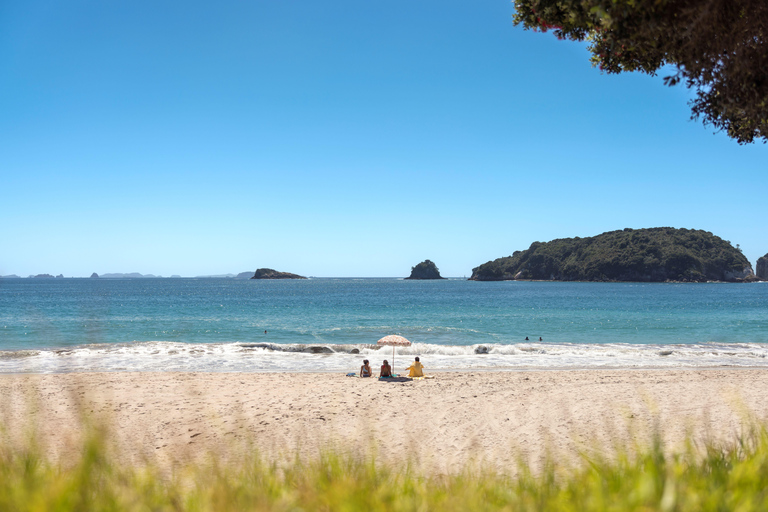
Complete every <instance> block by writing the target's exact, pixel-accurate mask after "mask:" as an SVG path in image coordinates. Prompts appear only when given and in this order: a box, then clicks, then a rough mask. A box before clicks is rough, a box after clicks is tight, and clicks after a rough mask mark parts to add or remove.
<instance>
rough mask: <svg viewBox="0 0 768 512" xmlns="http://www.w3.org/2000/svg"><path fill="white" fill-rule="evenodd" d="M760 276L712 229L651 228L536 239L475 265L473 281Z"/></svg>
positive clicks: (731, 279) (701, 279)
mask: <svg viewBox="0 0 768 512" xmlns="http://www.w3.org/2000/svg"><path fill="white" fill-rule="evenodd" d="M515 279H521V280H542V281H636V282H666V281H676V282H706V281H728V282H745V281H755V280H757V277H756V276H755V275H754V274H753V272H752V267H751V265H750V264H749V261H748V260H747V258H746V257H745V256H744V255H743V254H742V253H741V250H740V249H739V248H738V246H737V247H733V246H732V245H731V243H730V242H728V241H725V240H723V239H722V238H720V237H718V236H715V235H713V234H712V233H710V232H708V231H702V230H695V229H676V228H648V229H631V228H626V229H624V230H621V231H609V232H607V233H602V234H600V235H597V236H593V237H587V238H578V237H576V238H561V239H558V240H552V241H551V242H534V243H532V244H531V246H530V247H529V248H528V249H527V250H525V251H515V252H514V253H513V254H512V256H507V257H505V258H499V259H496V260H493V261H489V262H487V263H485V264H483V265H480V266H479V267H476V268H474V269H472V277H470V280H473V281H507V280H515Z"/></svg>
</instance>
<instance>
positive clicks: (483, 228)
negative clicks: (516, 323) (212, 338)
mask: <svg viewBox="0 0 768 512" xmlns="http://www.w3.org/2000/svg"><path fill="white" fill-rule="evenodd" d="M513 10H514V8H513V5H512V4H511V3H510V2H509V1H508V0H483V1H478V0H461V1H459V0H441V1H439V2H438V1H432V0H424V1H418V2H414V1H413V0H408V1H403V0H391V1H388V2H360V1H359V0H355V1H352V0H349V1H347V0H343V1H339V0H336V1H331V2H317V1H306V0H280V1H276V0H251V1H237V2H233V1H228V0H221V1H218V2H210V1H206V2H200V1H196V0H186V1H183V2H181V1H179V2H169V1H162V0H153V1H151V2H149V1H143V0H133V1H130V2H105V1H100V0H93V1H80V0H71V1H68V2H60V1H38V0H24V1H15V0H9V1H6V2H2V3H0V187H2V194H1V195H0V275H6V274H12V273H13V274H19V275H22V276H26V275H29V274H38V273H50V274H64V275H65V276H88V275H90V274H91V273H92V272H98V273H106V272H141V273H145V274H146V273H152V274H160V275H164V276H169V275H171V274H180V275H184V276H194V275H204V274H221V273H230V272H231V273H237V272H242V271H253V270H255V269H256V268H258V267H271V268H276V269H278V270H284V271H289V272H296V273H299V274H303V275H310V276H406V275H408V273H409V271H410V268H411V266H413V265H415V264H417V263H418V262H420V261H422V260H424V259H427V258H429V259H431V260H433V261H434V262H436V263H437V265H438V267H439V268H440V270H441V272H442V274H443V275H447V276H469V275H470V273H471V271H472V268H473V267H475V266H477V265H479V264H482V263H484V262H486V261H488V260H491V259H494V258H497V257H500V256H507V255H509V254H511V253H512V252H513V251H515V250H519V249H526V248H527V247H528V246H529V245H530V244H531V243H532V242H534V241H547V240H551V239H554V238H562V237H572V236H591V235H596V234H598V233H601V232H604V231H609V230H614V229H621V228H624V227H633V228H643V227H656V226H673V227H686V228H696V229H705V230H708V231H712V232H713V233H715V234H716V235H719V236H721V237H723V238H724V239H726V240H730V241H731V242H732V243H734V244H737V243H738V244H740V245H741V248H742V249H743V250H744V253H745V254H746V256H747V257H748V258H749V259H750V261H751V262H752V263H753V265H754V262H755V260H756V259H757V258H758V257H759V256H762V255H763V254H765V253H766V252H768V237H766V235H765V233H766V226H765V219H766V195H765V180H766V176H768V172H767V171H768V146H766V145H763V144H756V145H752V146H739V145H738V144H736V143H735V142H733V141H731V140H730V139H728V138H727V137H726V136H725V135H724V134H722V133H720V134H713V130H712V129H711V128H707V127H704V126H702V125H701V124H700V123H698V122H693V121H690V120H689V117H690V111H689V108H688V106H687V101H688V99H689V97H690V93H689V92H688V91H686V90H685V89H684V88H682V87H676V88H668V87H665V86H664V85H663V83H662V79H661V76H659V77H649V76H646V75H639V74H632V75H628V74H627V75H621V76H609V75H604V74H601V72H600V71H598V70H597V69H595V68H592V67H591V65H590V64H589V61H588V57H589V55H588V52H587V51H586V46H585V45H583V44H577V43H571V42H563V41H557V40H556V39H555V37H554V36H553V35H552V34H541V33H534V32H527V31H524V30H523V29H522V28H520V27H515V26H513V24H512V20H511V17H512V14H513Z"/></svg>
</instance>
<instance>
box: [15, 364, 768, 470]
mask: <svg viewBox="0 0 768 512" xmlns="http://www.w3.org/2000/svg"><path fill="white" fill-rule="evenodd" d="M434 375H435V378H434V379H431V380H422V381H409V382H381V381H378V380H377V379H359V378H351V377H345V376H343V375H338V374H329V373H325V374H309V373H306V374H305V373H300V374H275V373H261V374H254V373H249V374H246V373H160V372H158V373H129V372H123V373H118V372H115V373H71V374H53V375H42V374H27V375H2V376H0V419H1V420H2V431H1V433H0V434H1V435H2V436H3V440H4V442H11V443H17V444H20V443H23V442H24V439H25V438H26V437H27V436H28V435H29V434H30V430H31V429H33V430H35V432H34V434H35V437H36V439H38V440H39V442H40V444H41V446H42V447H43V449H44V450H45V452H46V453H47V454H48V455H49V456H50V457H51V458H52V459H53V460H55V461H58V462H61V463H64V464H66V463H67V461H70V460H74V458H75V457H76V456H77V453H78V451H77V450H78V442H79V440H80V436H81V435H82V432H83V427H82V425H83V421H84V419H85V420H86V421H90V422H96V423H100V424H102V425H107V427H108V429H109V434H108V435H109V436H110V439H111V440H113V441H114V442H115V443H114V445H115V446H117V447H118V450H119V453H118V455H117V456H118V457H119V458H120V460H121V461H122V462H124V463H127V464H141V463H143V462H144V461H146V460H149V461H154V462H158V463H160V464H161V465H164V466H165V467H173V466H174V465H175V464H178V463H184V462H190V461H197V460H199V459H201V458H205V457H209V456H210V455H211V454H215V455H216V456H217V457H220V458H223V459H233V458H242V457H247V456H250V454H252V453H254V450H258V452H259V453H261V454H262V456H264V457H265V458H267V459H269V460H273V461H276V462H278V463H280V462H281V461H289V460H292V457H293V456H294V455H295V454H296V453H299V454H301V455H302V456H306V457H314V456H317V454H318V453H320V451H322V450H324V449H327V448H329V447H334V448H338V449H343V450H350V451H352V452H355V453H362V454H375V455H376V457H377V459H378V460H381V461H384V462H386V463H391V464H401V463H405V462H406V461H411V462H413V463H415V464H417V465H418V466H420V467H421V468H422V469H426V470H428V471H433V472H437V473H445V472H453V471H457V470H458V469H460V468H461V467H463V466H464V465H465V464H466V463H468V462H471V461H472V462H475V463H483V464H486V465H489V466H490V467H492V468H494V469H497V470H502V471H513V470H514V466H515V461H516V460H517V459H518V457H520V456H523V457H526V458H528V459H529V460H530V461H532V463H533V464H534V465H535V464H536V461H538V460H540V459H541V458H542V457H543V456H544V454H545V453H546V452H547V451H553V452H554V453H556V454H558V457H559V460H562V461H564V462H565V461H567V460H576V459H577V458H578V457H577V454H578V453H579V452H580V451H583V450H587V451H589V450H593V449H598V450H601V449H606V448H608V449H610V447H611V446H612V445H614V444H617V443H618V444H627V443H628V444H629V445H631V443H633V442H638V443H646V442H648V441H649V439H650V438H651V436H652V434H653V432H654V431H656V430H658V431H659V432H660V433H661V434H662V436H663V438H664V440H665V441H666V442H667V443H668V446H669V447H670V449H675V447H679V446H681V443H682V442H683V441H684V439H685V437H686V435H687V434H690V435H692V436H693V438H694V439H695V440H703V439H706V438H710V439H711V438H714V439H721V440H731V439H733V438H734V436H736V435H738V434H739V433H740V432H742V431H743V430H744V429H745V428H747V427H748V426H749V424H750V422H751V421H753V420H755V419H757V420H762V419H764V418H765V417H766V414H767V413H768V397H767V396H766V391H765V390H766V389H768V370H760V369H707V370H578V371H515V372H442V373H435V374H434Z"/></svg>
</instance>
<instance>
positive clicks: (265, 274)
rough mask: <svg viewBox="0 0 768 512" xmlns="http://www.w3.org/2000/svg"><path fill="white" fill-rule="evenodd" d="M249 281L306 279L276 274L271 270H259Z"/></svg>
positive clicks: (295, 275)
mask: <svg viewBox="0 0 768 512" xmlns="http://www.w3.org/2000/svg"><path fill="white" fill-rule="evenodd" d="M251 279H306V277H304V276H300V275H297V274H291V273H290V272H278V271H277V270H274V269H271V268H260V269H258V270H257V271H256V273H255V274H254V275H253V277H252V278H251Z"/></svg>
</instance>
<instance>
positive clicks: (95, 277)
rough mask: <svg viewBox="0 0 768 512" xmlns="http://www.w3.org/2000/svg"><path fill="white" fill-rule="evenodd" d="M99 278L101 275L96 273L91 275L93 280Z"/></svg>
mask: <svg viewBox="0 0 768 512" xmlns="http://www.w3.org/2000/svg"><path fill="white" fill-rule="evenodd" d="M98 278H99V274H97V273H96V272H94V273H93V274H91V279H98Z"/></svg>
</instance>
